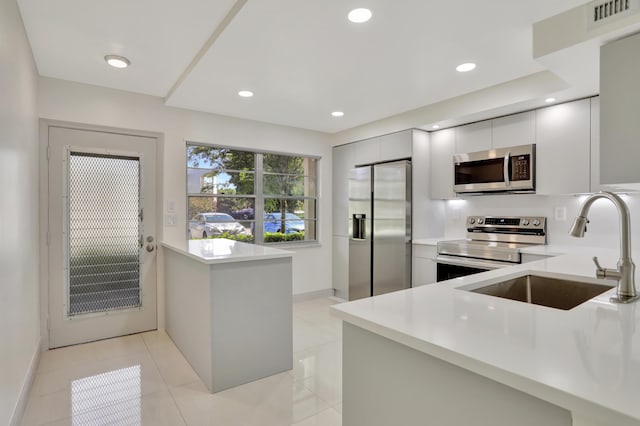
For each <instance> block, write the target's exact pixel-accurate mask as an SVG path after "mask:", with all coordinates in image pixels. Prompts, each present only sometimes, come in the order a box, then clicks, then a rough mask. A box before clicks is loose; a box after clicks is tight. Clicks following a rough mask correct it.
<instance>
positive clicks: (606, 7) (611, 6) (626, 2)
mask: <svg viewBox="0 0 640 426" xmlns="http://www.w3.org/2000/svg"><path fill="white" fill-rule="evenodd" d="M639 3H640V0H605V1H602V0H596V1H592V2H591V3H589V4H587V5H585V8H586V11H587V29H593V28H596V27H600V26H601V25H605V24H608V23H610V22H612V21H615V20H618V19H620V18H622V17H625V16H629V15H635V14H636V13H638V12H639V11H640V7H639Z"/></svg>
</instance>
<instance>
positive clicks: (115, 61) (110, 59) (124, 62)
mask: <svg viewBox="0 0 640 426" xmlns="http://www.w3.org/2000/svg"><path fill="white" fill-rule="evenodd" d="M104 60H105V61H107V63H108V64H109V65H111V66H112V67H114V68H126V67H128V66H129V65H130V64H131V62H130V61H129V60H128V59H127V58H125V57H124V56H118V55H107V56H105V57H104Z"/></svg>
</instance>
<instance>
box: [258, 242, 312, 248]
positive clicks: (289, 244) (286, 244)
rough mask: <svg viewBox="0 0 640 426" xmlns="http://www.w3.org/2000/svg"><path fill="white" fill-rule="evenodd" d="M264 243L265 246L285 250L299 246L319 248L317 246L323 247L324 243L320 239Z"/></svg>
mask: <svg viewBox="0 0 640 426" xmlns="http://www.w3.org/2000/svg"><path fill="white" fill-rule="evenodd" d="M262 245H263V246H265V247H273V248H279V249H284V250H293V249H299V248H317V247H322V244H320V242H319V241H301V242H296V243H292V242H284V243H263V244H262Z"/></svg>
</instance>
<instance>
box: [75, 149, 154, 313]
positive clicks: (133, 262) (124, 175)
mask: <svg viewBox="0 0 640 426" xmlns="http://www.w3.org/2000/svg"><path fill="white" fill-rule="evenodd" d="M68 185H69V187H68V210H67V213H68V214H67V218H68V228H67V229H68V235H67V238H68V274H67V277H68V282H67V284H68V287H67V297H68V299H67V302H68V303H67V315H68V316H74V315H79V314H86V313H92V312H103V311H110V310H116V309H126V308H133V307H139V306H141V300H140V299H141V297H140V242H139V238H140V235H142V234H141V231H142V229H141V227H142V224H141V214H140V208H141V207H140V206H141V202H140V193H141V192H140V159H139V158H136V157H124V156H114V155H102V154H89V153H82V152H70V153H69V175H68Z"/></svg>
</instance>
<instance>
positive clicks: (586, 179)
mask: <svg viewBox="0 0 640 426" xmlns="http://www.w3.org/2000/svg"><path fill="white" fill-rule="evenodd" d="M590 124H591V102H590V100H589V99H583V100H580V101H576V102H569V103H566V104H560V105H554V106H550V107H547V108H542V109H539V110H537V111H536V130H537V136H538V137H537V141H536V161H537V168H536V170H537V176H536V179H537V189H536V192H537V193H538V194H577V193H584V192H589V189H590V188H589V186H590V180H591V176H590V168H591V167H590V166H591V155H590V145H591V129H590Z"/></svg>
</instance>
